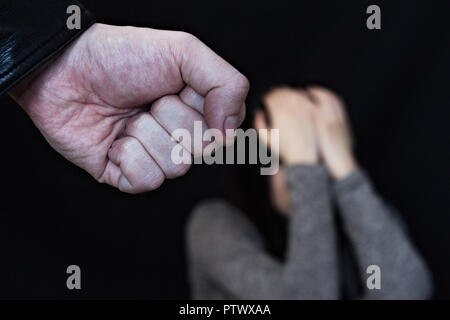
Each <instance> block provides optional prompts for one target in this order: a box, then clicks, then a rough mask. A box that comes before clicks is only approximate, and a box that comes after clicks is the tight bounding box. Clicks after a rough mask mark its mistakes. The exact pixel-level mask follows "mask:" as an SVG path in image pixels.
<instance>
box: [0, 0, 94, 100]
mask: <svg viewBox="0 0 450 320" xmlns="http://www.w3.org/2000/svg"><path fill="white" fill-rule="evenodd" d="M71 5H76V6H78V8H79V9H80V12H79V18H80V25H79V27H80V28H79V29H75V28H74V29H69V28H68V27H67V21H68V19H69V17H70V16H71V15H72V14H74V13H75V12H73V11H71V10H69V13H67V11H68V8H69V6H71ZM72 8H73V7H72ZM94 21H95V19H94V16H93V15H92V14H91V13H90V12H89V11H87V10H86V9H85V8H84V7H83V6H82V4H81V3H79V2H78V1H73V0H0V95H2V94H4V93H6V92H7V91H8V90H10V89H11V88H12V87H13V86H15V85H16V84H18V83H19V82H20V81H21V80H23V79H24V78H25V77H26V76H27V75H29V74H31V73H32V72H33V71H34V70H36V69H37V68H38V67H40V66H42V65H43V64H44V63H45V62H46V61H48V60H50V59H51V58H52V57H54V56H55V55H56V54H57V53H59V52H60V51H61V50H62V49H63V48H65V47H66V46H67V45H68V44H70V43H71V42H72V41H73V40H74V39H75V38H77V37H78V36H79V35H81V34H82V33H83V32H84V31H85V30H86V29H88V28H89V27H90V26H91V25H92V24H93V23H94ZM76 27H78V26H76Z"/></svg>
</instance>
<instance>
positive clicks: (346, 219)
mask: <svg viewBox="0 0 450 320" xmlns="http://www.w3.org/2000/svg"><path fill="white" fill-rule="evenodd" d="M287 179H288V188H289V190H290V193H291V202H292V214H291V217H290V218H289V232H288V245H287V250H288V251H287V255H286V259H285V261H279V260H278V259H276V258H274V257H272V256H271V255H269V254H268V253H267V251H266V250H265V248H264V241H263V239H262V237H261V235H260V234H259V233H258V231H257V230H256V228H255V227H254V226H253V225H252V224H251V223H250V222H249V221H248V220H247V219H246V217H245V215H244V214H243V213H242V212H240V211H239V210H238V209H237V208H234V207H232V206H231V205H229V204H227V203H225V202H224V201H221V200H210V201H207V202H204V203H202V204H200V205H198V206H197V207H196V208H195V209H194V211H193V214H192V216H191V217H190V220H189V222H188V226H187V254H188V263H189V278H190V284H191V288H192V295H193V298H195V299H339V298H340V296H339V295H340V292H341V290H340V284H341V282H340V275H339V256H340V255H339V252H340V250H339V249H340V248H339V247H338V245H337V243H338V242H337V239H336V238H337V235H336V224H335V222H334V214H333V212H332V205H331V204H332V200H335V201H336V203H337V206H338V208H339V212H340V214H341V216H342V217H341V218H342V220H343V226H344V231H345V233H346V234H347V236H348V238H349V239H350V242H351V245H352V247H353V250H354V254H355V256H356V260H357V265H358V269H359V272H358V273H359V277H360V279H361V282H362V286H363V288H364V293H363V295H362V296H361V297H358V298H362V299H426V298H428V297H429V296H430V295H431V291H432V282H431V276H430V274H429V271H428V269H427V267H426V265H425V263H424V261H423V259H422V258H421V257H420V255H419V253H418V252H417V251H416V249H415V248H414V246H413V244H412V243H411V241H410V240H409V239H408V237H407V234H406V233H405V230H404V227H403V226H402V225H401V222H400V220H399V218H398V216H397V215H395V213H394V212H393V211H392V210H391V209H390V208H389V207H388V206H386V205H385V204H384V203H383V201H382V200H381V199H380V198H379V197H378V196H377V195H376V193H375V192H374V189H373V187H372V185H371V183H370V181H369V179H368V177H367V176H366V175H365V173H364V172H363V171H361V170H358V171H356V172H354V173H353V174H351V175H350V176H349V177H347V178H346V179H344V180H341V181H339V182H336V183H334V185H333V184H331V185H330V181H329V178H328V176H327V173H326V171H325V169H324V168H322V167H321V166H308V165H298V166H290V167H288V168H287ZM369 265H377V266H379V267H380V271H381V272H380V275H381V289H372V290H370V289H368V288H367V286H366V280H367V278H368V277H369V276H370V275H369V274H367V273H366V269H367V267H368V266H369Z"/></svg>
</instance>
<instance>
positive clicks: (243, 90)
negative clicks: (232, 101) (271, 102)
mask: <svg viewBox="0 0 450 320" xmlns="http://www.w3.org/2000/svg"><path fill="white" fill-rule="evenodd" d="M233 87H234V91H235V93H236V94H238V95H241V96H244V97H246V96H247V93H248V91H249V90H250V82H249V81H248V79H247V77H246V76H244V75H243V74H241V73H238V74H237V75H236V76H235V77H234V79H233Z"/></svg>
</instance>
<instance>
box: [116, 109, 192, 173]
mask: <svg viewBox="0 0 450 320" xmlns="http://www.w3.org/2000/svg"><path fill="white" fill-rule="evenodd" d="M125 134H127V135H129V136H131V137H134V138H136V139H137V140H138V141H139V142H140V143H141V144H142V145H143V146H144V148H145V150H146V151H147V152H148V154H150V156H151V157H152V158H153V159H154V160H155V161H156V163H157V164H158V166H159V167H160V168H161V170H162V171H163V172H164V175H165V177H166V178H168V179H173V178H176V177H179V176H182V175H184V174H185V173H186V172H187V171H188V170H189V168H190V162H189V163H187V162H182V163H176V162H175V161H173V159H172V151H173V150H176V149H175V147H176V146H177V142H176V141H175V140H173V139H172V137H171V136H170V135H169V133H167V132H166V130H164V128H162V127H161V126H160V124H159V123H158V122H157V121H156V120H155V119H154V118H153V117H152V116H151V114H150V113H148V112H142V113H140V114H137V115H135V116H134V117H132V118H131V119H130V120H129V121H128V122H127V127H126V129H125ZM186 152H187V151H186ZM189 160H190V154H189Z"/></svg>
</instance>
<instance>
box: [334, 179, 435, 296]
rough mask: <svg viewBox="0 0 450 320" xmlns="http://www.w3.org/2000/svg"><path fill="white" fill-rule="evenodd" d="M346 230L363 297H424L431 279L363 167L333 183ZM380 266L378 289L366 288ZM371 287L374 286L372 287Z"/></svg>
mask: <svg viewBox="0 0 450 320" xmlns="http://www.w3.org/2000/svg"><path fill="white" fill-rule="evenodd" d="M334 191H335V195H336V198H337V203H338V207H339V209H340V213H341V215H342V220H343V224H344V229H345V232H346V233H347V234H348V236H349V239H350V241H351V243H352V246H353V248H354V250H355V253H356V259H357V263H358V268H359V273H360V275H361V278H362V279H361V280H362V281H363V288H364V293H363V297H362V298H363V299H425V298H428V297H429V296H430V294H431V289H432V282H431V276H430V274H429V271H428V269H427V267H426V265H425V262H424V260H423V259H422V258H421V256H420V254H419V253H418V252H417V250H416V249H415V248H414V246H413V244H412V242H411V241H410V239H409V238H408V236H407V234H406V231H405V228H404V226H403V224H402V222H401V220H400V218H399V216H398V215H396V214H395V212H394V211H393V210H392V208H390V207H389V206H388V205H386V204H385V203H384V202H383V200H382V199H381V198H380V197H379V196H378V195H377V194H376V193H375V191H374V189H373V187H372V185H371V183H370V180H369V178H368V177H367V175H366V174H365V173H364V172H363V171H362V170H357V171H355V172H354V173H352V174H351V175H350V176H349V177H347V178H345V179H343V180H341V181H338V182H336V183H335V185H334ZM369 266H375V268H377V267H379V269H378V270H379V271H380V272H379V274H380V280H381V281H380V289H377V288H372V289H369V285H368V283H367V282H371V283H374V282H372V281H375V280H374V279H375V278H374V277H371V275H375V274H374V272H378V271H374V270H371V269H370V268H369V270H368V269H367V268H368V267H369ZM371 287H373V286H371Z"/></svg>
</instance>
